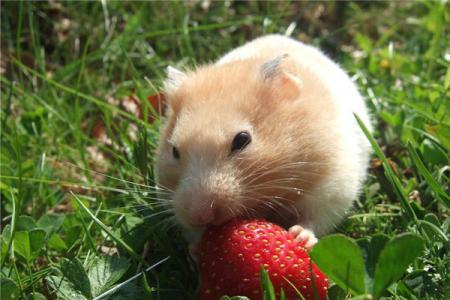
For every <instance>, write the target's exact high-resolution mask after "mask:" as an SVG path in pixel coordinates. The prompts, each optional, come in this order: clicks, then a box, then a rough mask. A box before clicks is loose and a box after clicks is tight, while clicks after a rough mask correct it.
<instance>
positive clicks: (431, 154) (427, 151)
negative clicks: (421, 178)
mask: <svg viewBox="0 0 450 300" xmlns="http://www.w3.org/2000/svg"><path fill="white" fill-rule="evenodd" d="M420 152H422V157H423V159H424V160H425V161H426V162H427V163H430V164H433V165H447V164H448V163H449V161H448V156H447V154H446V153H445V151H444V150H443V149H442V148H441V147H439V146H438V145H436V143H435V142H432V141H430V140H429V139H425V140H424V141H423V142H422V144H421V145H420Z"/></svg>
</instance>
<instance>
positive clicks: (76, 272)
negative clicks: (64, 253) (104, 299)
mask: <svg viewBox="0 0 450 300" xmlns="http://www.w3.org/2000/svg"><path fill="white" fill-rule="evenodd" d="M61 272H62V273H63V274H64V276H65V277H66V278H65V280H67V281H68V282H70V283H71V284H72V285H73V288H74V289H75V290H76V291H78V292H79V293H80V294H82V295H83V296H84V297H86V298H92V293H91V284H90V282H89V278H88V276H87V274H86V271H85V270H84V268H83V265H82V264H81V262H80V261H79V260H78V259H77V258H75V259H74V260H73V261H70V260H68V259H67V258H63V259H61Z"/></svg>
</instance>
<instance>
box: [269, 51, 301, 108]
mask: <svg viewBox="0 0 450 300" xmlns="http://www.w3.org/2000/svg"><path fill="white" fill-rule="evenodd" d="M288 59H289V55H288V54H283V55H280V56H277V57H275V58H274V59H271V60H269V61H267V62H265V63H264V64H263V65H262V66H261V75H262V77H263V79H262V80H264V84H266V85H267V86H268V87H269V89H270V91H271V94H272V96H273V97H276V98H278V99H283V100H294V99H296V98H298V96H299V95H300V92H301V90H302V87H303V83H302V81H301V79H300V78H299V77H298V76H296V75H294V74H293V72H292V71H290V70H289V69H290V68H289V62H288Z"/></svg>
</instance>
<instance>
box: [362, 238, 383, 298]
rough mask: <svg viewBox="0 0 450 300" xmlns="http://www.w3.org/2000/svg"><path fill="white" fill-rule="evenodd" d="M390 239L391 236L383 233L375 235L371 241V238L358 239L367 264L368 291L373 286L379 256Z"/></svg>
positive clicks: (366, 281) (366, 282)
mask: <svg viewBox="0 0 450 300" xmlns="http://www.w3.org/2000/svg"><path fill="white" fill-rule="evenodd" d="M388 241H389V238H388V237H387V236H386V235H383V234H377V235H374V236H373V237H372V238H371V239H370V241H369V240H360V241H358V245H359V246H360V247H361V250H362V251H363V256H364V261H365V266H366V277H365V285H366V291H371V290H372V288H373V279H374V276H375V267H376V264H377V262H378V257H379V255H380V252H381V250H383V248H384V246H385V245H386V243H387V242H388Z"/></svg>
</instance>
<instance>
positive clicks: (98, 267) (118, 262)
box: [88, 256, 130, 296]
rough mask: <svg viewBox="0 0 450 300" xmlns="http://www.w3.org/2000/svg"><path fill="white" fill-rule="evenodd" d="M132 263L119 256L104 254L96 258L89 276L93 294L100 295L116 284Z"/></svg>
mask: <svg viewBox="0 0 450 300" xmlns="http://www.w3.org/2000/svg"><path fill="white" fill-rule="evenodd" d="M129 266H130V263H129V261H128V260H127V259H125V258H123V257H118V256H103V257H97V258H95V259H94V261H93V263H92V265H91V267H90V269H89V272H88V277H89V281H90V282H91V285H92V294H93V295H94V296H98V295H100V294H102V293H103V292H105V291H107V290H108V289H109V288H110V287H111V286H112V285H114V284H115V283H116V282H117V281H118V280H119V279H120V278H121V277H122V276H123V274H125V272H126V271H127V270H128V267H129Z"/></svg>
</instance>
